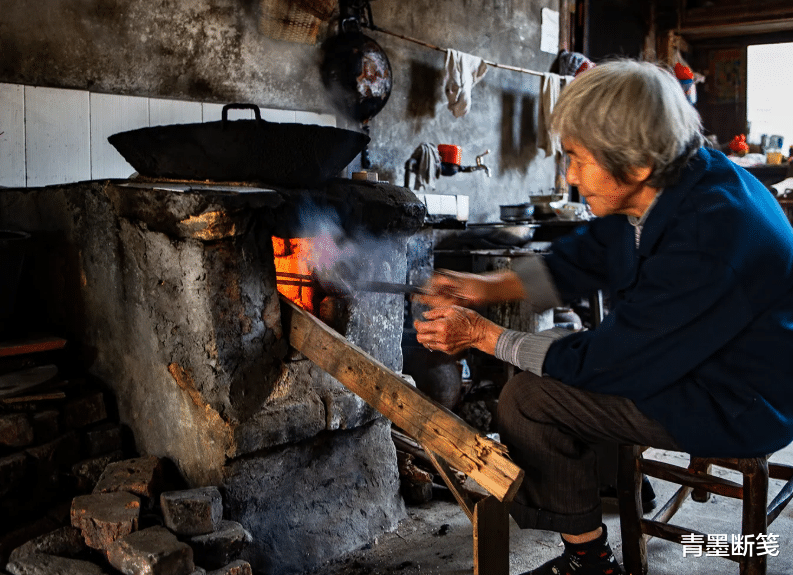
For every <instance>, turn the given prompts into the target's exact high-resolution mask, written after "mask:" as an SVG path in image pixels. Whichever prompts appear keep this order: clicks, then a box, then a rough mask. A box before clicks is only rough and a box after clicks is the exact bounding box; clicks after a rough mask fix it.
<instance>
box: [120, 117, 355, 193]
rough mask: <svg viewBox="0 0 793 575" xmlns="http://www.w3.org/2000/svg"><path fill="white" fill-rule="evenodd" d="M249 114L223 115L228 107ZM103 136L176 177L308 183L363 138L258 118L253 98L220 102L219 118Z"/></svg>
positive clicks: (147, 172) (339, 164) (339, 163)
mask: <svg viewBox="0 0 793 575" xmlns="http://www.w3.org/2000/svg"><path fill="white" fill-rule="evenodd" d="M235 108H236V109H252V110H253V112H254V115H255V117H256V119H255V120H235V121H231V122H229V121H228V110H229V109H235ZM108 141H109V142H110V143H111V144H112V145H113V146H115V148H116V149H117V150H118V151H119V153H120V154H121V155H122V156H123V157H124V159H125V160H127V162H129V163H130V165H131V166H132V167H133V168H135V170H137V171H138V173H139V174H141V175H143V176H147V177H150V178H169V179H177V180H214V181H226V182H242V181H256V182H266V183H271V184H280V185H284V186H292V187H298V186H313V185H317V184H321V183H323V182H325V181H327V180H328V179H330V178H332V177H334V176H337V175H338V174H339V172H340V171H341V170H343V169H344V168H345V167H346V166H347V165H348V164H349V163H350V162H351V161H352V160H353V158H355V156H356V155H358V153H360V151H361V150H362V149H363V148H364V146H366V144H368V143H369V137H368V136H366V135H365V134H361V133H359V132H353V131H350V130H343V129H340V128H332V127H328V126H313V125H305V124H291V123H275V122H267V121H265V120H262V118H261V114H260V113H259V107H258V106H255V105H253V104H228V105H226V106H223V112H222V116H221V121H219V122H206V123H201V124H174V125H170V126H154V127H151V128H141V129H139V130H132V131H129V132H120V133H118V134H113V135H112V136H110V137H109V138H108Z"/></svg>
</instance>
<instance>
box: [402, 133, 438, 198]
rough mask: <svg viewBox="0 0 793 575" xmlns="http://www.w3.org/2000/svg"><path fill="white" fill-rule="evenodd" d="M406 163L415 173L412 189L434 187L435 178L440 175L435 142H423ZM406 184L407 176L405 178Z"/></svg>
mask: <svg viewBox="0 0 793 575" xmlns="http://www.w3.org/2000/svg"><path fill="white" fill-rule="evenodd" d="M408 164H409V165H410V167H411V171H412V172H413V173H414V174H415V178H416V179H415V181H414V184H413V189H414V190H420V189H422V188H430V189H434V188H435V180H437V179H438V178H440V177H441V155H440V153H439V152H438V147H437V146H436V145H435V144H428V143H423V144H421V145H420V146H419V147H417V148H416V149H415V150H414V151H413V154H412V155H411V156H410V160H409V161H408ZM405 182H406V183H405V186H407V178H406V179H405Z"/></svg>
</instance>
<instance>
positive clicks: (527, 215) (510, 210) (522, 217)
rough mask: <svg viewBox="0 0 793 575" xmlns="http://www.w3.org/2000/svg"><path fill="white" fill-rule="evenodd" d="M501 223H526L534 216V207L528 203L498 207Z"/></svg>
mask: <svg viewBox="0 0 793 575" xmlns="http://www.w3.org/2000/svg"><path fill="white" fill-rule="evenodd" d="M499 209H500V217H501V221H502V222H510V223H513V222H528V221H529V220H531V216H532V215H533V214H534V205H533V204H530V203H528V202H526V203H524V204H513V205H504V206H499Z"/></svg>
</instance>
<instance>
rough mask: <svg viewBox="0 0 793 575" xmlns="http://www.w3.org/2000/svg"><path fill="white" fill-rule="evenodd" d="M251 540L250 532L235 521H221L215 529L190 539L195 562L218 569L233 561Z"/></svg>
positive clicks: (208, 567)
mask: <svg viewBox="0 0 793 575" xmlns="http://www.w3.org/2000/svg"><path fill="white" fill-rule="evenodd" d="M251 541H252V537H251V534H250V533H248V532H247V531H246V530H245V528H244V527H243V526H242V525H240V524H239V523H237V522H236V521H221V522H220V525H219V526H218V528H217V530H216V531H214V532H213V533H208V534H206V535H197V536H195V537H192V538H191V539H190V546H191V547H192V548H193V553H194V554H195V560H196V563H199V564H200V565H202V566H204V567H206V568H207V569H219V568H220V567H222V566H224V565H226V564H228V563H229V562H231V561H234V560H235V559H237V558H238V557H239V556H240V553H242V551H243V550H244V549H245V547H247V546H248V545H249V544H250V543H251Z"/></svg>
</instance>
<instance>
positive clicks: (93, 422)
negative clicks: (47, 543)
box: [0, 358, 124, 565]
mask: <svg viewBox="0 0 793 575" xmlns="http://www.w3.org/2000/svg"><path fill="white" fill-rule="evenodd" d="M16 361H17V363H18V366H21V367H22V368H21V369H16V370H10V371H9V370H8V365H9V364H8V360H5V361H4V362H3V363H0V380H2V381H5V382H7V383H8V382H22V383H21V384H19V385H18V386H17V387H18V388H19V390H20V391H19V393H14V388H13V387H12V386H11V385H6V386H5V387H4V386H3V385H2V382H0V392H1V393H0V518H2V520H0V565H2V564H3V563H4V562H5V561H6V560H7V559H8V554H9V552H10V550H11V549H13V548H14V547H16V546H18V545H19V544H21V543H23V542H24V541H27V540H28V539H30V538H31V537H35V536H37V535H40V534H42V533H44V532H46V531H50V530H52V529H54V528H55V527H57V526H60V525H62V524H64V522H65V521H66V519H67V518H68V508H69V505H70V502H71V499H72V498H73V497H74V496H76V495H79V494H83V493H89V492H90V491H91V489H93V486H94V484H95V483H96V481H97V480H98V478H99V476H100V474H101V473H102V470H103V469H104V467H105V466H106V465H107V464H108V463H109V462H112V461H118V460H120V459H123V457H124V452H123V449H122V429H121V427H120V425H118V424H117V423H113V422H111V421H109V420H108V415H107V414H108V408H107V406H106V404H105V395H104V393H103V391H102V390H101V389H99V388H98V387H97V386H95V385H90V384H88V383H86V382H85V381H83V380H65V379H63V378H62V377H61V376H60V375H59V373H58V369H57V368H56V367H55V366H54V365H45V366H36V367H33V368H31V367H29V365H30V361H29V360H27V359H24V358H23V359H21V360H16ZM42 373H44V374H52V377H44V378H40V380H41V381H34V382H33V383H36V387H35V388H34V387H33V386H32V385H31V384H30V383H31V379H32V378H39V374H42Z"/></svg>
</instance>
